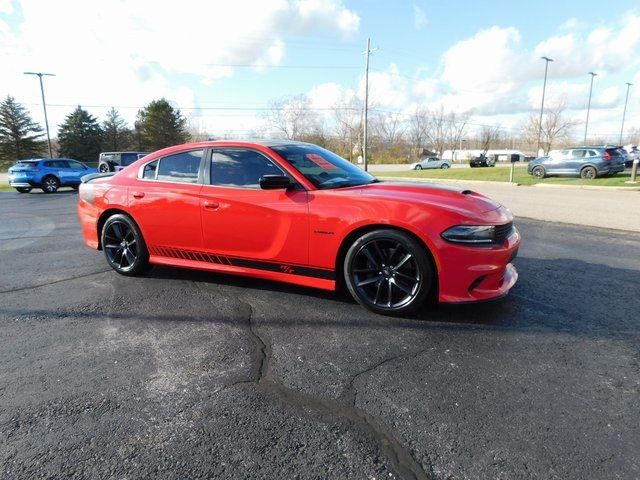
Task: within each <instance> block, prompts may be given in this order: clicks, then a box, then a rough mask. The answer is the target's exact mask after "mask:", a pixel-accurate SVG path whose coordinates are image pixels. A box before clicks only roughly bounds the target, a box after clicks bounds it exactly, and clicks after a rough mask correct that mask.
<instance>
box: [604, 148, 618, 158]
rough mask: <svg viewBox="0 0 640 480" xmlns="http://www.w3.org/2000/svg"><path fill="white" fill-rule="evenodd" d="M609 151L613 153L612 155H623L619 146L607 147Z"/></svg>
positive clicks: (610, 153)
mask: <svg viewBox="0 0 640 480" xmlns="http://www.w3.org/2000/svg"><path fill="white" fill-rule="evenodd" d="M607 153H609V155H611V156H612V157H620V156H622V153H621V152H620V150H618V149H617V148H607Z"/></svg>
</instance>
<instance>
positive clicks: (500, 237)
mask: <svg viewBox="0 0 640 480" xmlns="http://www.w3.org/2000/svg"><path fill="white" fill-rule="evenodd" d="M511 232H513V223H507V224H505V225H496V238H495V242H496V243H498V244H500V243H502V242H504V241H505V240H506V239H507V238H509V235H511Z"/></svg>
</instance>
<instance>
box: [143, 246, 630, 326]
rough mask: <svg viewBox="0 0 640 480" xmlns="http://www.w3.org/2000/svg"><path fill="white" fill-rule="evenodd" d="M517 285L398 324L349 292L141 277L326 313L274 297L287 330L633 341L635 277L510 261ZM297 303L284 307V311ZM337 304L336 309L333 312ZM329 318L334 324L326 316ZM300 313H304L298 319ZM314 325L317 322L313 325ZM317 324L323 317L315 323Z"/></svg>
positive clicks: (199, 277) (203, 275) (172, 273)
mask: <svg viewBox="0 0 640 480" xmlns="http://www.w3.org/2000/svg"><path fill="white" fill-rule="evenodd" d="M516 267H517V269H518V272H519V276H520V277H519V281H518V283H517V284H516V285H515V286H514V288H513V289H512V290H511V292H510V293H509V294H508V295H507V296H506V297H504V298H500V299H496V300H493V301H488V302H483V303H472V304H457V305H456V304H449V305H447V304H437V305H433V304H427V305H425V308H424V309H423V310H421V311H420V312H419V313H418V314H415V315H413V316H410V317H405V318H395V317H386V316H382V315H376V314H373V313H371V312H369V311H367V310H366V309H364V308H362V307H360V306H358V305H357V304H356V302H355V301H354V300H353V299H352V298H351V296H350V295H349V294H348V292H345V291H339V292H327V291H321V290H316V289H312V288H307V287H300V286H295V285H289V284H284V283H278V282H273V281H266V280H261V279H255V278H247V277H239V276H233V275H223V274H216V273H210V272H202V271H195V270H182V269H177V268H165V267H156V268H154V269H153V270H152V271H151V272H149V274H148V277H151V278H155V279H160V280H183V281H184V280H187V281H193V282H202V283H205V284H212V285H217V286H220V287H232V288H238V289H241V291H240V290H239V291H238V292H237V293H238V294H239V295H241V296H242V297H243V298H245V299H250V297H251V296H252V295H253V293H252V291H253V292H254V293H256V294H259V295H262V296H264V294H265V293H267V294H268V293H269V292H273V293H274V294H275V293H277V294H283V295H285V296H287V297H288V296H294V297H300V298H301V299H304V298H309V299H310V301H312V303H313V306H314V307H315V308H319V309H320V310H324V308H323V301H326V302H327V305H326V311H322V312H320V311H318V313H321V315H319V314H316V315H314V314H313V312H312V311H311V312H307V311H306V310H305V309H302V311H301V312H300V313H301V314H300V315H296V316H295V318H286V313H284V312H279V311H278V308H279V305H278V303H279V301H278V300H277V299H276V298H277V297H276V296H275V295H274V296H273V298H274V314H273V315H272V317H271V321H270V323H271V322H273V323H275V324H283V325H284V324H286V323H288V322H291V323H295V324H296V325H300V324H314V323H321V324H322V325H327V324H328V323H330V324H333V325H334V326H339V325H344V326H348V327H357V326H366V327H371V326H373V325H379V326H383V325H386V326H388V327H394V328H417V329H420V328H425V327H433V326H435V324H440V326H442V327H446V326H447V325H449V326H451V327H463V326H467V327H471V328H477V327H494V328H504V329H516V330H520V329H527V330H531V329H533V330H555V331H566V332H567V333H574V334H586V335H595V336H619V335H624V334H638V333H640V328H639V327H640V287H639V285H640V272H639V271H636V270H627V269H621V268H614V267H610V266H607V265H600V264H590V263H586V262H582V261H579V260H573V259H552V260H550V259H534V258H526V257H520V258H518V259H517V261H516ZM292 302H293V303H296V302H300V299H298V298H293V299H288V298H287V299H284V303H292ZM336 304H337V305H336ZM333 311H335V312H336V318H335V320H333V321H330V320H329V319H327V318H326V317H327V313H329V314H330V313H331V312H333ZM303 312H304V313H303ZM314 316H315V317H318V322H316V321H315V320H314ZM319 317H322V319H321V320H320V319H319Z"/></svg>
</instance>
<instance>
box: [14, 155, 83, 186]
mask: <svg viewBox="0 0 640 480" xmlns="http://www.w3.org/2000/svg"><path fill="white" fill-rule="evenodd" d="M89 173H96V169H95V168H91V167H88V166H87V165H85V164H84V163H82V162H78V161H77V160H71V159H70V158H33V159H30V160H20V161H18V162H17V163H16V164H14V165H13V166H12V167H11V168H9V185H11V186H12V187H14V188H15V189H16V190H17V191H18V192H20V193H29V192H30V191H31V189H32V188H41V189H42V191H44V192H45V193H54V192H55V191H57V190H58V188H60V187H73V188H76V189H77V188H78V185H80V182H81V180H80V179H81V178H82V177H83V176H84V175H87V174H89Z"/></svg>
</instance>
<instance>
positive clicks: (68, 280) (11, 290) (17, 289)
mask: <svg viewBox="0 0 640 480" xmlns="http://www.w3.org/2000/svg"><path fill="white" fill-rule="evenodd" d="M111 271H112V270H111V269H108V270H99V271H97V272H91V273H85V274H82V275H76V276H73V277H68V278H61V279H60V280H54V281H52V282H47V283H41V284H38V285H29V286H28V287H18V288H11V289H9V290H0V295H2V294H3V293H13V292H21V291H24V290H33V289H35V288H42V287H48V286H49V285H55V284H56V283H63V282H70V281H72V280H79V279H80V278H86V277H92V276H94V275H100V274H101V273H108V272H111Z"/></svg>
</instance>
